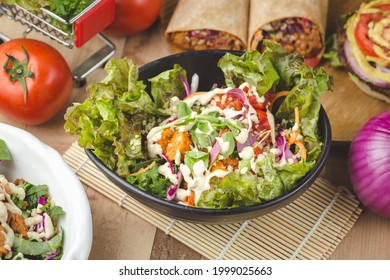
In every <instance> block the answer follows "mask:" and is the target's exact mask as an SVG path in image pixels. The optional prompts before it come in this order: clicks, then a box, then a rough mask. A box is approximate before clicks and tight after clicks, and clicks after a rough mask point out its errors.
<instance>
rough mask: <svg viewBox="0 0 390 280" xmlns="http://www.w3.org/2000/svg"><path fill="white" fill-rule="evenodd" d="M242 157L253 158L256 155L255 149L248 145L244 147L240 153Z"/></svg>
mask: <svg viewBox="0 0 390 280" xmlns="http://www.w3.org/2000/svg"><path fill="white" fill-rule="evenodd" d="M238 155H239V157H240V158H242V159H251V158H253V157H254V155H255V152H254V151H253V147H251V146H247V147H244V149H242V151H241V152H240V153H239V154H238Z"/></svg>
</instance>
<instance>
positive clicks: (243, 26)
mask: <svg viewBox="0 0 390 280" xmlns="http://www.w3.org/2000/svg"><path fill="white" fill-rule="evenodd" d="M249 2H250V0H240V1H231V0H179V2H178V4H177V6H176V8H175V11H174V12H173V14H172V17H171V19H170V21H169V24H168V26H167V29H166V30H165V35H166V37H167V38H168V39H169V40H170V41H171V42H172V43H173V44H174V45H176V46H179V47H181V48H183V49H195V50H201V49H236V50H244V49H246V42H247V35H248V14H249Z"/></svg>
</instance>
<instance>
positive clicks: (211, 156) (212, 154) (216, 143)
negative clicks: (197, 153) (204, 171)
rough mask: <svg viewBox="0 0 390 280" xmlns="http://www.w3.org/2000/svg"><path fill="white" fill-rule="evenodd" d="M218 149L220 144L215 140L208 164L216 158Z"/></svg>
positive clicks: (219, 149)
mask: <svg viewBox="0 0 390 280" xmlns="http://www.w3.org/2000/svg"><path fill="white" fill-rule="evenodd" d="M220 151H221V145H219V143H218V141H215V144H214V146H213V147H212V148H211V150H210V164H212V163H213V162H214V161H215V160H216V159H217V157H218V155H219V152H220Z"/></svg>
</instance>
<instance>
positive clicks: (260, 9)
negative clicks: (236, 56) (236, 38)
mask: <svg viewBox="0 0 390 280" xmlns="http://www.w3.org/2000/svg"><path fill="white" fill-rule="evenodd" d="M327 12H328V0H279V1H276V2H275V1H274V0H251V2H250V15H249V27H248V48H249V49H252V50H255V49H257V48H258V45H259V43H261V40H262V38H261V37H258V35H259V33H258V32H259V31H261V29H262V28H263V27H264V26H266V25H267V24H269V23H271V22H274V21H280V20H282V19H288V18H303V19H308V20H310V21H311V22H312V23H313V24H314V25H317V26H318V28H319V31H320V36H321V46H319V47H320V48H321V51H320V54H319V55H321V56H322V53H323V52H324V50H325V31H326V18H327ZM256 33H257V38H256Z"/></svg>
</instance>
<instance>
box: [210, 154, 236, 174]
mask: <svg viewBox="0 0 390 280" xmlns="http://www.w3.org/2000/svg"><path fill="white" fill-rule="evenodd" d="M229 166H231V167H233V169H236V168H237V167H238V160H237V159H235V158H232V157H228V158H225V159H223V160H218V161H216V162H215V163H214V164H213V166H212V167H211V172H213V171H215V170H224V171H228V167H229Z"/></svg>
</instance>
